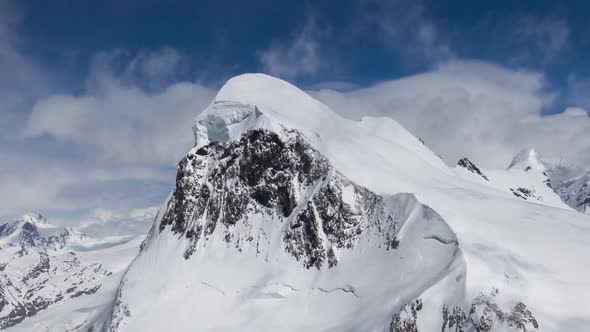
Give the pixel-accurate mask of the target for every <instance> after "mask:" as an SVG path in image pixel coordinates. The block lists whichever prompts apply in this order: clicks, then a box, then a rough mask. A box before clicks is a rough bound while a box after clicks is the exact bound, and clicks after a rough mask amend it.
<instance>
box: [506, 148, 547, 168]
mask: <svg viewBox="0 0 590 332" xmlns="http://www.w3.org/2000/svg"><path fill="white" fill-rule="evenodd" d="M508 169H521V170H525V171H530V170H535V171H537V172H540V173H543V172H545V171H547V169H548V167H547V163H546V162H545V161H544V160H543V158H542V157H541V155H539V153H538V152H537V150H535V148H532V147H529V148H526V149H522V150H521V151H519V152H518V153H517V154H516V155H515V156H514V158H512V162H511V163H510V166H508Z"/></svg>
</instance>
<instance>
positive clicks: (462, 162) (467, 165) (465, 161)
mask: <svg viewBox="0 0 590 332" xmlns="http://www.w3.org/2000/svg"><path fill="white" fill-rule="evenodd" d="M457 165H458V166H461V167H463V168H465V169H466V170H468V171H470V172H472V173H475V174H477V175H479V176H481V177H482V178H483V179H484V180H486V181H490V180H489V179H488V177H487V176H486V175H485V174H483V172H482V171H481V170H480V169H479V168H478V167H477V166H475V164H474V163H472V162H471V160H469V159H467V158H463V159H461V160H459V162H458V163H457Z"/></svg>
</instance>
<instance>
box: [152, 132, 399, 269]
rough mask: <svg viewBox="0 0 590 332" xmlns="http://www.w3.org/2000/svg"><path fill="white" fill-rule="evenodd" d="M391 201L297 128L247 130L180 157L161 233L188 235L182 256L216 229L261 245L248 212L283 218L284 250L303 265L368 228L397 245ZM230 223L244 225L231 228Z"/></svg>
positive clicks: (242, 242)
mask: <svg viewBox="0 0 590 332" xmlns="http://www.w3.org/2000/svg"><path fill="white" fill-rule="evenodd" d="M390 205H391V202H390V201H389V199H388V198H386V197H382V196H379V195H376V194H374V193H372V192H370V191H369V190H367V189H366V188H364V187H361V186H358V185H356V184H354V183H353V182H352V181H350V180H348V179H347V178H346V177H344V176H343V175H342V174H340V173H339V172H338V171H336V170H335V169H334V168H333V167H332V166H331V165H330V163H329V162H328V161H327V159H326V158H325V157H323V156H322V155H321V154H320V153H319V152H318V151H316V150H315V149H313V148H312V147H311V146H310V145H309V144H307V143H306V142H305V140H304V139H303V137H302V136H301V135H300V134H299V133H298V132H296V131H285V132H284V133H283V137H280V136H279V135H278V134H276V133H274V132H271V131H268V130H264V129H254V130H250V131H248V132H247V133H245V134H244V135H243V136H242V137H241V138H240V139H239V140H237V141H231V142H228V143H226V144H219V143H216V142H214V143H210V144H208V145H205V146H203V147H201V148H198V149H195V150H193V151H191V152H190V153H188V154H187V155H186V156H185V157H184V158H183V159H182V160H181V161H180V163H179V166H178V175H177V179H176V186H175V189H174V192H173V194H172V198H171V200H170V201H169V203H168V207H167V210H166V212H165V213H164V215H163V217H162V220H161V222H160V225H159V227H160V231H163V230H165V229H166V228H167V227H170V230H171V231H172V232H173V233H175V234H179V235H182V236H184V237H186V238H188V239H190V243H191V244H190V246H189V247H188V248H187V250H186V251H185V257H186V258H189V257H190V256H191V254H193V253H194V251H195V250H197V247H198V245H199V244H200V243H201V242H206V241H207V239H208V238H209V237H210V236H211V235H212V234H213V232H214V231H215V230H216V229H218V228H221V230H222V231H223V232H224V234H225V235H224V237H223V238H224V239H225V241H226V242H227V244H228V246H230V245H231V246H235V247H236V248H237V249H238V250H240V249H241V248H242V247H243V246H247V245H251V246H256V248H260V246H261V240H262V238H261V234H260V233H259V232H258V230H255V231H252V228H253V225H252V223H251V221H250V218H249V217H251V216H252V215H256V214H258V215H262V216H265V218H267V219H269V220H273V222H276V223H280V224H283V223H284V224H285V226H284V229H283V242H284V249H285V251H287V252H288V253H290V254H291V255H292V256H293V257H294V258H295V259H297V260H298V261H302V262H303V264H304V266H305V267H307V268H310V267H316V268H320V267H321V266H322V265H323V264H325V263H327V264H328V265H329V266H330V267H332V266H335V265H336V264H337V254H336V252H337V250H338V249H342V248H352V247H353V246H354V243H355V242H356V241H358V239H359V236H360V235H361V234H362V233H363V232H365V231H367V230H368V229H371V230H374V231H375V233H377V234H379V236H380V237H381V238H382V241H383V242H382V245H383V247H384V248H386V249H395V248H396V247H397V245H398V239H397V238H396V232H397V229H398V228H399V226H400V225H401V223H400V222H403V220H398V219H396V217H398V216H396V215H395V214H388V212H391V211H389V210H390V208H389V206H390ZM237 224H240V225H242V226H245V228H244V227H242V228H241V229H242V230H243V229H246V231H242V232H240V233H238V232H234V231H233V227H234V226H235V225H237Z"/></svg>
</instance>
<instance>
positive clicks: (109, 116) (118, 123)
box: [23, 55, 214, 166]
mask: <svg viewBox="0 0 590 332" xmlns="http://www.w3.org/2000/svg"><path fill="white" fill-rule="evenodd" d="M141 57H142V58H146V59H148V62H149V63H150V64H149V65H147V67H148V68H152V65H153V61H156V60H153V59H154V58H152V57H150V56H147V55H141ZM152 60H153V61H152ZM133 61H134V62H132V65H131V66H133V67H137V66H143V65H141V64H140V62H138V61H137V60H133ZM156 67H157V66H156ZM149 70H152V69H149ZM157 71H158V75H159V74H161V68H160V69H158V70H157ZM95 75H96V77H97V78H95V79H94V81H95V82H94V83H93V84H89V86H91V87H92V88H91V89H90V90H89V91H87V93H86V94H85V95H83V96H72V95H55V96H51V97H48V98H45V99H42V100H40V101H39V102H37V103H36V104H35V106H34V108H33V112H32V114H31V115H30V118H29V121H28V123H27V126H26V127H25V129H24V130H23V135H24V137H37V136H40V135H43V134H47V135H50V136H51V137H54V138H56V139H57V140H60V141H65V142H71V143H75V144H77V145H79V146H81V148H82V150H83V151H84V153H86V154H87V157H88V158H91V159H93V160H98V161H103V162H111V163H120V164H126V165H129V164H132V165H133V164H135V165H152V166H161V165H170V164H173V163H175V162H176V161H177V160H178V159H179V158H180V157H181V155H182V153H183V152H185V151H186V150H187V149H188V148H189V147H190V146H191V144H192V137H191V135H190V128H191V125H192V120H193V118H194V117H195V115H196V114H198V113H199V112H200V111H201V110H202V109H204V108H205V106H206V105H207V104H208V103H209V102H210V101H211V100H212V98H213V95H214V93H213V91H212V90H211V89H209V88H207V87H205V86H202V85H199V84H195V83H190V82H184V83H176V84H172V85H169V86H168V87H166V88H165V89H163V90H162V91H158V92H153V93H149V92H146V91H145V90H143V89H141V88H139V87H137V86H134V85H128V84H124V83H122V82H121V81H120V80H119V79H117V78H116V77H113V76H112V75H110V74H109V73H105V72H100V73H97V74H95Z"/></svg>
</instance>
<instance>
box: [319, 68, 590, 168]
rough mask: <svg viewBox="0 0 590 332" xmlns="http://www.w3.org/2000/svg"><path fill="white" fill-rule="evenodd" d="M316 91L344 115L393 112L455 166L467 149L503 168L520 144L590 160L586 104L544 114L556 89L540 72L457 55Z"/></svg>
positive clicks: (557, 156) (584, 163) (581, 164)
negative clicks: (376, 79) (414, 70)
mask: <svg viewBox="0 0 590 332" xmlns="http://www.w3.org/2000/svg"><path fill="white" fill-rule="evenodd" d="M312 94H313V95H314V96H315V97H316V98H318V99H320V100H321V101H323V102H324V103H326V104H328V105H329V106H331V107H332V108H333V109H334V110H335V111H337V112H339V113H341V114H342V115H344V116H346V117H349V118H353V119H359V118H360V117H362V116H364V115H371V116H387V117H391V118H393V119H395V120H397V121H399V122H400V123H401V124H402V125H404V126H405V127H406V128H408V129H409V130H410V131H412V132H413V133H415V135H416V136H419V137H421V138H423V139H424V140H425V141H426V144H427V145H428V146H430V147H431V148H432V149H433V150H434V151H435V152H437V153H439V154H440V155H441V156H442V157H443V159H444V160H445V161H446V162H447V163H448V164H450V165H454V163H456V161H457V160H458V159H459V158H461V157H464V156H467V157H469V158H472V159H473V160H475V161H476V162H477V163H478V164H480V165H482V166H484V167H488V168H504V167H506V166H507V165H508V163H509V162H510V160H511V158H512V156H513V155H514V154H515V153H516V152H517V151H518V150H520V149H521V148H524V147H529V146H532V147H536V148H537V149H538V150H539V151H540V152H541V153H542V154H544V155H545V157H546V158H548V159H551V160H553V161H560V160H562V161H569V162H570V163H572V164H573V165H574V166H576V167H578V168H580V169H582V168H587V167H589V166H590V118H589V117H588V113H587V112H586V111H585V110H584V109H582V108H574V107H572V108H568V109H566V110H565V112H563V113H559V114H554V115H542V114H543V111H544V110H545V109H546V108H547V107H549V106H550V105H552V103H553V102H554V100H555V98H556V94H555V93H554V92H551V90H548V89H547V87H546V81H545V78H544V76H543V75H542V74H541V73H538V72H531V71H520V70H512V69H508V68H505V67H501V66H497V65H494V64H490V63H485V62H470V61H453V62H448V63H445V64H442V65H440V66H438V67H437V68H436V69H435V70H433V71H431V72H427V73H424V74H419V75H413V76H409V77H405V78H401V79H397V80H391V81H386V82H382V83H379V84H376V85H374V86H371V87H368V88H362V89H356V90H353V91H348V92H338V91H334V90H319V91H314V92H312Z"/></svg>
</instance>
